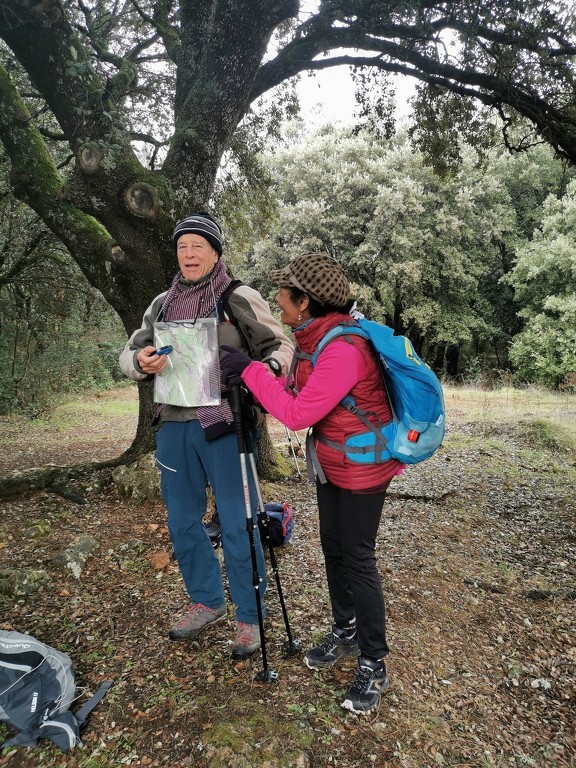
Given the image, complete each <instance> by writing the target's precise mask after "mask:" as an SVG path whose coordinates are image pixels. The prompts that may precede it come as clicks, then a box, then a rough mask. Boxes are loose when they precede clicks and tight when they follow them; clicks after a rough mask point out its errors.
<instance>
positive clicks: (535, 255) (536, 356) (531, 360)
mask: <svg viewBox="0 0 576 768" xmlns="http://www.w3.org/2000/svg"><path fill="white" fill-rule="evenodd" d="M508 280H509V282H510V283H511V284H512V285H513V287H514V288H515V290H516V298H517V300H518V301H519V302H520V303H521V305H522V309H521V312H520V315H521V316H522V318H523V319H524V320H525V323H526V325H525V328H524V330H523V331H522V332H521V333H520V334H519V335H518V336H517V337H516V338H515V339H514V343H513V345H512V348H511V350H510V357H511V359H512V360H513V362H514V364H515V366H516V368H517V370H518V374H519V376H520V377H521V378H522V379H524V380H526V381H536V382H538V383H541V384H545V385H547V386H558V385H559V384H561V383H562V382H563V381H564V379H565V377H566V376H567V375H568V374H571V373H574V372H576V181H572V182H571V183H570V185H569V186H568V190H567V193H566V195H565V196H564V197H563V198H562V199H561V200H559V199H557V198H556V197H554V196H550V197H549V198H548V199H547V200H546V202H545V204H544V208H543V213H542V227H541V229H540V230H536V232H535V233H534V238H533V240H532V241H531V242H529V243H526V244H525V245H524V246H523V247H522V248H520V249H519V250H518V260H517V263H516V266H515V268H514V270H513V271H512V273H511V274H510V276H509V278H508Z"/></svg>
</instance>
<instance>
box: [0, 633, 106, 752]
mask: <svg viewBox="0 0 576 768" xmlns="http://www.w3.org/2000/svg"><path fill="white" fill-rule="evenodd" d="M111 685H112V682H111V681H108V682H105V683H103V684H102V685H101V686H100V688H99V689H98V691H97V692H96V693H95V694H94V696H92V698H91V699H90V700H89V701H87V702H86V704H84V705H83V706H82V707H81V708H80V709H79V710H78V712H76V713H72V712H70V709H69V707H70V705H71V704H72V702H73V701H74V699H75V698H78V695H77V694H76V683H75V681H74V672H73V670H72V661H71V659H70V657H69V656H67V655H66V654H65V653H62V652H61V651H57V650H55V649H54V648H50V646H48V645H45V643H42V642H40V641H39V640H36V639H35V638H34V637H31V636H30V635H22V634H20V632H7V631H5V630H0V722H3V723H7V724H8V725H9V726H10V727H12V728H14V729H15V730H16V731H17V734H16V736H14V737H13V738H11V739H7V740H6V741H4V742H3V743H1V744H0V749H2V748H3V747H8V746H10V745H17V746H23V747H34V746H36V744H37V743H38V739H41V738H47V739H51V740H52V741H53V742H54V743H55V744H56V745H57V746H58V747H60V749H62V750H63V751H64V752H68V750H70V749H72V748H73V747H75V746H81V741H80V732H81V730H82V728H83V726H84V725H85V723H86V719H87V717H88V715H89V714H90V712H91V711H92V710H93V709H94V707H95V706H96V705H97V704H98V702H99V701H100V700H101V699H102V697H103V696H104V695H105V693H106V691H107V690H108V689H109V688H110V686H111Z"/></svg>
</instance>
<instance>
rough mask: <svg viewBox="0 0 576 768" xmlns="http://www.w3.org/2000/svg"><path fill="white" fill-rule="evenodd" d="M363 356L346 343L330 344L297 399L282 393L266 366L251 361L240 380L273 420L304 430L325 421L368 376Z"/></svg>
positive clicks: (319, 358) (279, 382)
mask: <svg viewBox="0 0 576 768" xmlns="http://www.w3.org/2000/svg"><path fill="white" fill-rule="evenodd" d="M367 368H368V366H367V363H366V360H365V359H364V356H363V355H362V353H361V352H360V351H359V350H358V349H357V348H356V347H355V346H354V344H348V343H346V342H345V341H338V340H336V341H333V342H332V343H331V344H328V345H327V347H326V349H325V350H324V351H323V352H322V354H321V355H320V356H319V357H318V362H317V364H316V367H315V368H314V370H313V372H312V373H311V375H310V378H309V379H308V381H307V382H306V384H305V386H304V387H303V388H302V389H301V391H300V392H299V393H298V395H297V396H296V397H294V395H293V394H292V393H291V392H286V391H285V390H284V385H285V380H284V379H275V378H273V377H272V376H271V375H270V372H269V370H268V367H267V366H265V365H263V364H262V363H258V362H253V363H251V364H250V365H249V366H248V367H247V368H245V369H244V372H243V373H242V380H243V381H244V383H245V384H246V386H247V387H248V389H250V391H251V392H252V393H253V394H254V395H255V396H256V398H257V399H258V400H259V401H260V403H262V405H263V406H264V408H265V409H266V410H267V411H268V413H270V414H271V415H272V416H274V418H275V419H278V421H280V422H282V424H285V425H286V426H287V427H288V429H292V430H298V429H306V428H307V427H311V426H312V425H313V424H316V423H317V422H318V421H320V420H321V419H323V418H324V416H326V414H328V413H329V412H330V411H331V410H332V409H333V408H335V407H336V406H337V405H338V403H339V402H340V401H341V400H342V398H343V397H345V396H346V395H347V394H348V393H349V392H350V390H351V389H352V387H353V386H354V385H355V384H357V383H358V382H359V381H361V380H362V379H363V378H364V377H365V376H366V374H367Z"/></svg>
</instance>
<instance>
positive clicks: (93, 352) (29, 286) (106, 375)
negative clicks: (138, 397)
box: [0, 174, 125, 415]
mask: <svg viewBox="0 0 576 768" xmlns="http://www.w3.org/2000/svg"><path fill="white" fill-rule="evenodd" d="M0 178H1V174H0ZM0 251H1V252H2V253H3V258H2V260H1V262H0V354H2V359H3V360H4V361H5V365H4V366H3V367H2V370H1V371H0V413H10V412H25V413H30V414H32V415H38V414H40V413H41V412H42V411H43V410H44V409H45V408H47V407H49V406H50V405H51V404H53V403H54V402H55V401H56V400H57V399H58V398H59V397H60V396H61V395H62V394H65V393H72V392H80V391H82V390H85V389H105V388H107V387H110V386H112V385H113V384H114V383H115V382H117V381H118V380H119V379H120V372H119V369H118V355H119V353H120V350H121V348H122V345H123V343H124V340H125V335H124V332H123V329H122V327H121V325H120V323H119V321H118V318H117V317H116V315H115V313H114V312H113V311H112V309H111V308H110V307H109V306H108V305H107V304H106V302H105V301H104V299H103V298H102V296H101V295H100V294H99V293H98V292H97V291H95V290H94V289H93V288H91V287H90V286H89V284H88V283H87V281H86V279H85V277H84V276H83V275H82V273H81V272H80V270H79V269H78V268H77V267H76V265H75V264H74V262H73V261H72V259H71V258H70V256H69V255H68V254H67V253H66V252H65V251H64V250H63V249H62V247H61V246H60V245H59V244H58V243H57V241H56V240H55V239H54V238H53V237H52V236H51V235H50V233H49V232H48V231H47V230H46V229H45V228H44V227H43V226H42V225H41V224H40V223H39V220H38V219H37V217H36V216H34V215H32V214H31V213H30V211H29V210H28V209H27V208H26V207H25V206H23V205H17V204H16V203H15V202H14V200H13V198H11V196H10V195H5V196H4V198H3V200H2V201H1V202H0Z"/></svg>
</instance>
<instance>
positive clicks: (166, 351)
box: [152, 344, 173, 355]
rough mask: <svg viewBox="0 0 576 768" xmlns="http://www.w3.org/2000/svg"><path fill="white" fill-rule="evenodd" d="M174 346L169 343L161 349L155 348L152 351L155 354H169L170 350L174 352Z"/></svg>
mask: <svg viewBox="0 0 576 768" xmlns="http://www.w3.org/2000/svg"><path fill="white" fill-rule="evenodd" d="M172 349H173V347H171V346H170V345H169V344H168V346H166V347H160V349H155V350H154V352H153V353H152V354H153V355H169V354H170V352H172Z"/></svg>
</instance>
